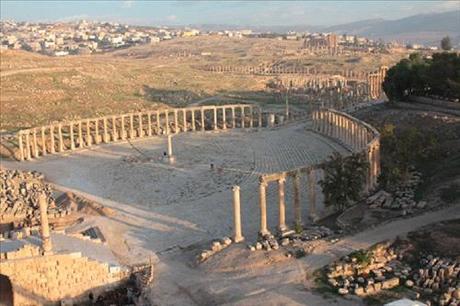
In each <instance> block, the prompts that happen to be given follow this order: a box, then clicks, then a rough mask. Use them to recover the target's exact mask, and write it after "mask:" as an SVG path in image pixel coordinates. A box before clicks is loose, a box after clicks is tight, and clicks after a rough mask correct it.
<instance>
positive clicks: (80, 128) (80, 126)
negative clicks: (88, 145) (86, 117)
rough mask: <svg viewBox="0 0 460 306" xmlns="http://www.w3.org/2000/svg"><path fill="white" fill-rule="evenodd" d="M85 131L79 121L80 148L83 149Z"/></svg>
mask: <svg viewBox="0 0 460 306" xmlns="http://www.w3.org/2000/svg"><path fill="white" fill-rule="evenodd" d="M83 146H84V144H83V129H82V122H81V120H80V121H78V147H79V148H83Z"/></svg>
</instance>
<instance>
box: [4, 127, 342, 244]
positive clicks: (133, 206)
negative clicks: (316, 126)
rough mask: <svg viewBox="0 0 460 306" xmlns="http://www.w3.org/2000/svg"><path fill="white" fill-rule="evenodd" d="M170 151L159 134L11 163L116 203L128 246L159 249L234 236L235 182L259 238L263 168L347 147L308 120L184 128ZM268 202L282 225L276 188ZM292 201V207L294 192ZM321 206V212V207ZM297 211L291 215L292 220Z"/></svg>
mask: <svg viewBox="0 0 460 306" xmlns="http://www.w3.org/2000/svg"><path fill="white" fill-rule="evenodd" d="M165 151H167V138H166V137H153V138H149V139H142V140H136V141H133V142H130V143H129V142H128V143H126V142H125V143H117V144H105V145H100V146H97V147H93V148H91V149H87V150H82V151H79V152H75V153H72V154H69V155H67V156H62V155H61V156H57V155H54V156H47V157H44V158H40V159H38V160H35V161H33V162H29V163H9V162H8V163H5V166H8V167H18V168H21V169H28V170H38V171H40V172H42V173H44V174H45V177H46V178H47V180H49V181H50V182H52V183H54V184H56V185H57V187H58V188H60V189H61V190H69V191H73V192H75V193H80V194H82V195H84V196H85V197H87V198H89V199H91V200H95V201H98V202H100V203H102V204H104V205H106V206H109V207H112V208H114V209H116V210H117V211H118V212H119V213H118V215H117V216H116V217H115V219H116V220H117V222H119V223H120V224H124V225H127V228H126V229H127V234H126V237H125V238H126V241H128V242H127V243H128V245H129V247H130V248H137V247H140V248H144V249H145V250H149V251H155V252H161V251H164V250H167V249H171V248H174V247H175V246H187V245H190V244H193V243H195V242H199V241H203V240H209V239H213V238H220V237H222V236H225V235H231V233H232V219H231V218H230V217H229V216H232V209H233V207H232V191H231V187H232V186H233V185H240V186H241V211H242V225H243V235H245V236H247V237H256V233H257V231H258V229H259V213H258V209H259V207H258V176H259V174H263V173H272V172H278V171H284V170H289V169H293V168H295V167H299V166H305V165H311V164H315V163H318V162H320V161H322V160H324V159H325V158H327V156H329V155H330V154H331V153H332V152H334V151H339V152H341V153H344V152H346V151H345V149H344V148H342V147H341V146H340V145H338V144H337V143H334V142H332V141H331V140H329V139H327V138H324V137H322V136H320V135H318V134H315V133H313V132H311V131H309V130H308V126H307V124H305V123H296V124H291V125H288V126H284V127H279V128H276V129H260V130H258V131H257V130H246V131H244V130H228V131H221V132H218V133H215V132H205V133H203V132H196V133H182V134H178V135H176V136H174V137H173V153H174V156H175V158H176V162H175V163H174V164H173V165H170V164H169V163H168V162H167V157H165V156H164V152H165ZM211 164H213V169H211ZM291 185H292V184H291ZM306 189H307V187H306V184H305V183H303V185H302V188H301V203H302V214H303V215H304V218H303V220H308V217H307V214H308V207H307V204H308V203H307V202H308V200H307V195H306ZM287 194H292V192H287ZM267 200H268V201H267V203H268V221H269V222H268V224H276V223H277V221H276V220H277V214H278V211H277V210H278V205H277V189H276V188H275V187H274V188H270V189H269V193H268V194H267ZM287 207H288V209H287V211H288V212H290V211H292V209H289V208H290V207H292V199H290V198H289V197H288V198H287ZM318 209H319V212H321V210H322V209H323V207H322V206H321V205H318ZM293 217H294V216H291V215H289V213H288V215H287V222H288V224H292V222H293ZM306 222H308V221H306ZM272 230H275V228H273V229H272Z"/></svg>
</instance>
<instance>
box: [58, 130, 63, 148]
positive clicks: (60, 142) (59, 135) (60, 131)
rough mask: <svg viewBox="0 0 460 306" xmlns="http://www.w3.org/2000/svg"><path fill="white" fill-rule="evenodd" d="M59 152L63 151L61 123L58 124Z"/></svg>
mask: <svg viewBox="0 0 460 306" xmlns="http://www.w3.org/2000/svg"><path fill="white" fill-rule="evenodd" d="M58 137H59V152H63V151H64V138H63V137H62V125H61V124H60V123H59V124H58Z"/></svg>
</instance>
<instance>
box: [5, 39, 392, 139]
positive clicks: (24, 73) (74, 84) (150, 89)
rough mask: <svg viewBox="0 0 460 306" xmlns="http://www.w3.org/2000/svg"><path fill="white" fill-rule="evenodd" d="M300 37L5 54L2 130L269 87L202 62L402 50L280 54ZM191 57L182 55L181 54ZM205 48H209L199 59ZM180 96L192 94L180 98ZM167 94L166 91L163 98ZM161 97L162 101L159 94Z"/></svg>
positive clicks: (363, 62)
mask: <svg viewBox="0 0 460 306" xmlns="http://www.w3.org/2000/svg"><path fill="white" fill-rule="evenodd" d="M300 45H301V42H300V41H299V42H296V41H279V40H274V39H241V40H237V39H230V38H218V37H198V38H184V39H177V40H173V41H168V42H163V43H160V44H158V45H148V46H139V47H134V48H129V49H125V50H121V51H117V52H114V53H108V54H98V55H91V56H72V57H66V58H56V57H47V56H42V55H38V54H34V53H28V52H24V51H3V52H1V66H0V67H1V97H0V106H1V123H0V130H2V131H12V130H15V129H19V128H26V127H31V126H37V125H42V124H48V123H50V122H52V121H57V120H71V119H77V118H84V117H89V116H98V115H106V114H113V113H124V112H128V111H136V110H141V109H147V108H152V109H154V108H156V107H158V103H157V102H160V103H165V104H172V105H184V104H187V103H193V102H196V100H197V99H198V100H199V99H201V98H205V97H210V96H215V95H219V96H222V95H224V96H225V95H229V94H230V95H231V94H233V93H238V95H239V96H240V97H242V98H244V97H245V96H247V97H250V96H251V95H253V93H254V92H257V91H261V90H263V89H264V88H265V83H266V81H267V80H268V79H269V78H270V77H259V76H251V75H229V74H227V75H224V74H212V73H209V72H205V71H202V70H200V69H199V67H200V66H202V65H205V64H213V63H215V64H224V65H237V64H240V65H258V64H261V63H265V64H269V63H274V62H276V61H280V60H283V61H284V62H286V63H287V64H289V63H290V62H299V63H302V64H304V65H308V66H316V67H318V69H338V68H340V69H341V68H343V67H348V68H352V69H356V70H370V68H372V69H374V68H377V67H378V66H379V65H381V64H389V63H392V62H395V61H396V60H397V59H399V57H400V56H401V55H393V56H390V55H373V56H365V57H363V58H359V59H357V60H356V59H355V60H350V58H340V59H336V58H328V57H321V58H316V57H311V56H302V57H301V56H298V55H283V52H284V51H283V50H296V49H298V48H299V46H300ZM184 51H185V53H187V54H188V53H190V54H193V56H191V57H177V56H176V55H177V54H178V53H180V52H184ZM201 52H211V55H210V56H201ZM176 93H177V97H180V96H181V95H182V96H183V95H184V93H185V96H187V95H190V97H187V98H186V99H183V100H184V101H185V103H184V102H183V101H178V100H180V99H178V100H176V99H175V98H176ZM163 94H164V95H163ZM162 97H163V98H162Z"/></svg>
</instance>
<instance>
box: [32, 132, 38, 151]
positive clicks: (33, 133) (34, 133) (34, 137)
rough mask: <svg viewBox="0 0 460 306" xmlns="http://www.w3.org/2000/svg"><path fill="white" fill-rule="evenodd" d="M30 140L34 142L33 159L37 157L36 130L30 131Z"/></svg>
mask: <svg viewBox="0 0 460 306" xmlns="http://www.w3.org/2000/svg"><path fill="white" fill-rule="evenodd" d="M32 138H33V140H34V157H35V158H37V157H39V155H38V141H37V130H36V129H35V128H34V129H33V130H32Z"/></svg>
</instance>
